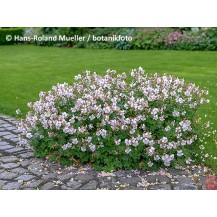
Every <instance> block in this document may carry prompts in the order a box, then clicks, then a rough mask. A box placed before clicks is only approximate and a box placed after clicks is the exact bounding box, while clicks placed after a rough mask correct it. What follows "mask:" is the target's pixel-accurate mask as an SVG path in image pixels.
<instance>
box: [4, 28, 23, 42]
mask: <svg viewBox="0 0 217 217" xmlns="http://www.w3.org/2000/svg"><path fill="white" fill-rule="evenodd" d="M7 35H11V37H12V38H11V40H8V41H7V40H6V37H7ZM14 36H23V28H0V45H10V44H16V43H18V42H17V41H15V40H14ZM19 43H22V42H19Z"/></svg>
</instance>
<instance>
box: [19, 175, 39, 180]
mask: <svg viewBox="0 0 217 217" xmlns="http://www.w3.org/2000/svg"><path fill="white" fill-rule="evenodd" d="M33 178H35V176H33V175H21V176H19V177H17V178H16V179H15V180H23V181H29V180H31V179H33Z"/></svg>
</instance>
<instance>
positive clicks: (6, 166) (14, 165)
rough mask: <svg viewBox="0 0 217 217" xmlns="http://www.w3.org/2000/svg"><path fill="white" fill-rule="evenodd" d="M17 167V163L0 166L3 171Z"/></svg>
mask: <svg viewBox="0 0 217 217" xmlns="http://www.w3.org/2000/svg"><path fill="white" fill-rule="evenodd" d="M18 166H19V164H17V163H6V164H2V165H0V167H2V168H4V169H12V168H16V167H18Z"/></svg>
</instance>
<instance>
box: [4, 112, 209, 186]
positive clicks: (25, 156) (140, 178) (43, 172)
mask: <svg viewBox="0 0 217 217" xmlns="http://www.w3.org/2000/svg"><path fill="white" fill-rule="evenodd" d="M15 125H16V120H15V119H13V118H10V117H8V116H4V115H0V189H1V190H13V189H20V190H21V189H23V190H31V189H32V190H35V189H41V190H49V189H53V190H57V189H62V190H70V189H72V190H77V189H80V190H96V189H97V190H100V189H109V190H110V189H111V190H142V189H145V190H202V189H205V174H204V171H205V169H206V168H204V167H202V166H191V167H187V168H177V169H161V170H159V171H157V172H148V171H145V170H144V171H143V170H140V171H138V170H131V171H116V172H113V173H105V172H96V171H94V170H92V169H91V168H89V167H88V166H83V167H80V168H75V167H62V166H60V165H58V164H56V163H52V162H49V161H46V160H42V159H38V158H36V157H34V154H33V152H32V150H31V149H29V148H27V147H24V146H21V145H18V133H19V132H18V130H17V128H16V126H15Z"/></svg>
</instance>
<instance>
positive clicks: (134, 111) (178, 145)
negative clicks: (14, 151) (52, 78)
mask: <svg viewBox="0 0 217 217" xmlns="http://www.w3.org/2000/svg"><path fill="white" fill-rule="evenodd" d="M130 76H131V78H130V79H131V81H130V82H127V74H126V73H122V74H116V71H114V70H108V71H107V74H106V75H105V76H100V75H97V73H95V72H94V73H90V72H89V71H86V72H84V73H83V74H79V75H77V76H75V80H76V82H74V83H73V84H72V85H69V84H67V83H64V84H57V85H56V86H53V87H52V89H51V90H50V91H48V92H41V93H40V94H39V97H40V99H39V100H38V101H36V102H34V103H28V107H29V108H30V111H29V112H28V114H27V115H26V118H25V119H24V120H23V119H21V121H20V122H19V124H18V127H19V129H20V130H21V131H22V137H21V141H20V142H21V143H27V142H29V143H30V145H31V146H32V147H33V148H34V150H35V154H36V156H38V157H48V158H50V159H51V160H57V161H60V162H61V163H62V164H64V165H70V164H84V163H89V164H90V165H92V166H93V167H94V168H95V169H100V170H101V169H103V170H115V169H120V168H122V169H133V168H150V169H156V168H158V167H169V166H174V165H175V164H181V165H185V164H190V163H191V162H192V161H193V160H194V155H195V153H194V149H195V147H196V146H197V140H198V133H199V129H198V127H197V124H196V118H195V112H196V111H197V109H198V107H199V106H200V105H201V104H204V103H207V102H208V99H206V95H207V94H208V91H207V90H200V89H199V87H197V86H196V85H195V84H192V83H189V84H186V83H185V82H184V80H183V79H179V78H176V77H173V76H170V75H163V76H160V75H158V74H154V75H148V74H145V72H144V70H143V69H142V68H141V67H140V68H138V69H133V70H132V71H131V73H130Z"/></svg>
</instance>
